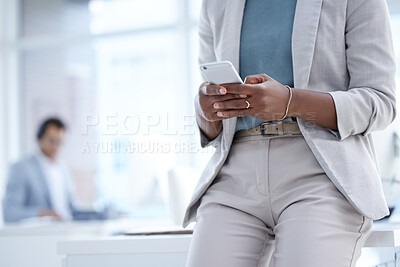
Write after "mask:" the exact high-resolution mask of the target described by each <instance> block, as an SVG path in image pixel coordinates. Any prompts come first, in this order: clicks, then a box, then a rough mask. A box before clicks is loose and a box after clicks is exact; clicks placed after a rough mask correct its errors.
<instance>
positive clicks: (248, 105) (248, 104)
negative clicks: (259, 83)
mask: <svg viewBox="0 0 400 267" xmlns="http://www.w3.org/2000/svg"><path fill="white" fill-rule="evenodd" d="M246 103H247V107H246V108H249V107H250V103H249V101H247V100H246Z"/></svg>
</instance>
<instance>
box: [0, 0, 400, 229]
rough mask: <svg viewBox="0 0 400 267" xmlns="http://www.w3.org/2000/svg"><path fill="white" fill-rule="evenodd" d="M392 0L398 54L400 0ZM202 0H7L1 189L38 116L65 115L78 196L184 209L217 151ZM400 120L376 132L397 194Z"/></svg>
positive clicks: (141, 213)
mask: <svg viewBox="0 0 400 267" xmlns="http://www.w3.org/2000/svg"><path fill="white" fill-rule="evenodd" d="M388 4H389V8H390V13H391V21H392V30H393V38H394V45H395V50H396V57H397V62H398V65H399V66H400V1H398V0H388ZM200 6H201V0H146V1H144V0H1V2H0V19H1V20H0V44H1V46H0V129H1V130H0V147H1V149H0V199H2V198H3V195H4V190H5V184H6V179H7V172H8V169H9V166H10V164H11V163H13V162H15V161H17V160H18V159H21V158H22V157H23V156H26V155H29V154H30V153H32V152H33V151H35V150H36V149H38V148H37V144H36V139H35V134H36V131H37V127H38V125H39V123H40V122H41V121H43V120H44V119H45V118H47V117H49V116H58V117H60V118H62V119H63V120H65V122H66V124H67V133H68V134H67V139H66V142H65V144H64V145H63V149H62V155H61V157H62V158H63V160H64V161H65V162H66V163H67V165H68V166H69V168H70V170H71V173H72V178H73V185H74V187H73V188H74V196H75V199H76V201H77V203H78V204H79V207H81V208H83V209H96V208H98V207H104V206H112V207H114V208H116V209H117V210H118V211H121V212H123V213H125V214H127V216H129V217H131V218H134V219H138V220H141V219H144V220H154V222H157V221H159V220H165V219H168V218H172V217H174V214H173V213H174V212H178V214H180V215H181V212H182V206H183V205H182V203H184V202H185V201H187V198H188V195H189V196H190V193H191V190H192V188H193V186H194V184H195V183H196V181H197V179H198V177H199V175H200V173H201V170H202V168H204V166H205V164H206V163H207V160H208V159H209V158H210V156H211V155H212V152H213V150H212V149H210V148H209V149H201V148H200V143H199V135H198V132H197V128H196V124H195V117H194V106H193V99H194V97H195V94H196V92H197V90H198V89H197V88H198V85H199V84H200V82H201V78H200V74H199V71H198V66H197V54H198V51H197V18H198V13H199V10H200ZM397 84H398V86H399V85H400V69H398V71H397ZM399 110H400V109H399ZM399 131H400V124H399V119H396V121H395V122H394V123H393V124H392V125H391V126H390V127H389V128H388V129H386V130H385V131H382V132H378V133H376V134H375V135H374V136H375V140H376V142H375V146H376V150H377V154H378V162H379V164H380V170H381V174H382V180H383V182H384V186H385V192H386V193H387V195H386V196H387V199H388V203H389V204H390V205H392V206H394V205H395V204H396V201H397V199H398V198H400V184H399V183H400V164H399V157H400V138H399V136H400V132H399ZM177 206H179V207H177ZM174 209H175V210H174ZM180 215H179V216H180ZM179 216H178V218H179ZM175 219H176V217H175Z"/></svg>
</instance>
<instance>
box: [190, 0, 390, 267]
mask: <svg viewBox="0 0 400 267" xmlns="http://www.w3.org/2000/svg"><path fill="white" fill-rule="evenodd" d="M199 36H200V59H199V61H200V63H205V62H212V61H221V60H230V61H231V62H232V63H233V65H234V66H235V67H236V69H238V70H239V72H240V75H241V76H242V78H243V79H245V84H244V85H241V84H224V85H219V86H217V85H211V84H208V83H203V84H202V85H200V88H199V91H198V94H197V97H196V99H195V107H196V114H197V123H198V126H199V129H200V136H201V145H202V146H203V147H206V146H209V145H212V146H214V147H215V148H216V150H215V153H214V154H213V156H212V158H211V160H210V161H209V163H208V165H207V166H206V168H205V169H204V171H203V173H202V176H201V178H200V181H199V183H198V186H197V188H196V190H195V192H194V194H193V198H192V200H191V202H190V204H189V206H188V208H187V212H186V215H185V219H184V222H183V225H184V226H186V225H188V224H189V223H190V222H192V221H196V222H197V223H196V225H195V228H194V234H193V240H192V243H191V246H190V251H189V255H188V259H187V266H188V267H197V266H199V267H200V266H201V267H204V266H207V267H213V266H218V267H221V266H229V267H251V266H275V267H291V266H296V267H321V266H324V267H339V266H340V267H344V266H355V264H356V261H357V259H358V257H359V255H360V251H361V248H362V246H363V244H364V243H365V241H366V239H367V237H368V236H369V235H370V233H371V226H372V220H374V219H379V218H382V217H383V216H385V215H387V214H388V209H387V206H386V203H385V200H384V196H383V193H382V188H381V184H380V177H379V175H378V171H377V167H376V160H375V154H374V148H373V143H372V139H371V135H370V133H371V132H373V131H375V130H380V129H384V128H385V127H387V126H388V125H389V124H390V122H391V121H392V120H393V119H394V117H395V112H396V110H395V83H394V75H395V63H394V56H393V47H392V40H391V33H390V25H389V15H388V10H387V6H386V1H384V0H297V2H296V0H286V1H281V0H269V1H262V0H247V1H245V0H204V1H203V6H202V12H201V17H200V21H199Z"/></svg>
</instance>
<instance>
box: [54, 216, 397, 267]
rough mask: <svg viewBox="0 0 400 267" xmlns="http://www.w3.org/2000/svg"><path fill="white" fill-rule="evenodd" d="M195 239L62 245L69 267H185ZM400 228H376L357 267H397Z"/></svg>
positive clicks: (120, 239)
mask: <svg viewBox="0 0 400 267" xmlns="http://www.w3.org/2000/svg"><path fill="white" fill-rule="evenodd" d="M190 240H191V235H169V236H168V235H164V236H121V237H108V238H101V239H88V240H80V241H63V242H60V243H59V246H58V252H59V253H60V254H61V255H63V256H64V259H63V261H64V265H63V266H65V267H87V266H96V267H111V266H118V267H128V266H129V267H183V266H185V261H186V257H187V252H188V248H189V244H190ZM399 250H400V224H396V225H391V224H375V225H374V231H373V233H372V235H371V237H370V238H369V240H368V241H367V244H366V246H365V248H363V252H362V256H361V258H360V260H359V263H358V264H357V267H367V266H368V267H370V266H385V265H379V264H381V263H386V262H390V264H391V265H387V266H395V265H394V260H395V255H396V253H398V252H399Z"/></svg>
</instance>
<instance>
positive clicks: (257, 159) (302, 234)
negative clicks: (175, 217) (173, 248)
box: [186, 135, 372, 267]
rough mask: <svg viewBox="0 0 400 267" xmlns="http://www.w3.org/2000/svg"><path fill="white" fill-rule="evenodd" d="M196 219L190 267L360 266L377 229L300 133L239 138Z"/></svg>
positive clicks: (203, 198)
mask: <svg viewBox="0 0 400 267" xmlns="http://www.w3.org/2000/svg"><path fill="white" fill-rule="evenodd" d="M348 178H349V179H351V177H348ZM196 221H197V223H196V225H195V228H194V233H193V239H192V242H191V245H190V250H189V254H188V259H187V263H186V266H187V267H256V266H271V267H272V266H273V267H350V266H355V264H356V261H357V259H358V258H359V256H360V254H361V248H362V246H363V245H364V244H365V241H366V239H367V238H368V236H369V235H370V233H371V228H372V220H371V219H368V218H367V217H365V216H363V215H361V214H360V213H359V212H357V211H356V210H355V208H354V207H353V206H352V205H351V204H350V203H349V202H348V201H347V199H346V198H345V197H344V196H343V195H342V194H341V193H340V192H339V191H338V190H337V188H336V187H335V186H334V185H333V183H332V182H331V181H330V180H329V178H328V177H327V175H326V174H325V172H324V171H323V170H322V168H321V167H320V165H319V164H318V162H317V161H316V159H315V157H314V155H313V154H312V152H311V150H310V149H309V147H308V145H307V144H306V142H305V140H304V138H303V136H302V135H296V136H272V137H269V136H245V137H238V138H236V137H235V139H234V141H233V144H232V147H231V149H230V152H229V155H228V158H227V160H226V162H225V163H224V165H223V167H222V168H221V170H220V171H219V174H218V175H217V177H216V179H215V180H214V182H213V184H212V185H211V186H210V187H209V189H208V190H207V192H206V193H205V194H204V195H203V197H202V199H201V204H200V206H199V208H198V211H197V217H196Z"/></svg>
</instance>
